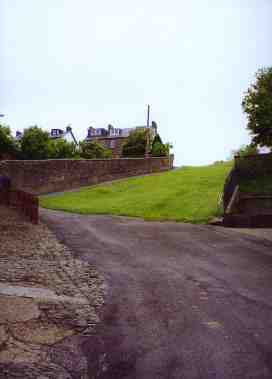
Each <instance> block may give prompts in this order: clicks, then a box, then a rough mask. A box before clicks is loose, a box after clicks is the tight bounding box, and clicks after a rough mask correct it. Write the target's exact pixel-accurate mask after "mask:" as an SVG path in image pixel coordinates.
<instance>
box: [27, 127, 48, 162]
mask: <svg viewBox="0 0 272 379" xmlns="http://www.w3.org/2000/svg"><path fill="white" fill-rule="evenodd" d="M21 150H22V155H23V158H24V159H48V158H50V137H49V133H48V132H45V131H43V130H42V129H41V128H38V126H31V127H30V128H28V129H25V130H24V134H23V137H22V139H21Z"/></svg>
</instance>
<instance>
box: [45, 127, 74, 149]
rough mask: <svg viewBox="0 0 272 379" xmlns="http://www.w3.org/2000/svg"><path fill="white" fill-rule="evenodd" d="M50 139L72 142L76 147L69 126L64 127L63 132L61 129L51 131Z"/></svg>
mask: <svg viewBox="0 0 272 379" xmlns="http://www.w3.org/2000/svg"><path fill="white" fill-rule="evenodd" d="M50 138H51V139H65V140H66V141H67V142H73V143H74V144H76V145H77V144H78V143H77V140H76V138H75V136H74V133H73V131H72V128H71V126H70V125H68V126H67V127H66V130H65V131H64V130H63V129H51V132H50Z"/></svg>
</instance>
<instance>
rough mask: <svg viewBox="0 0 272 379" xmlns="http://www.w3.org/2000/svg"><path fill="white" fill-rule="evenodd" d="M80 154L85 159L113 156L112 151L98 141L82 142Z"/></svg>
mask: <svg viewBox="0 0 272 379" xmlns="http://www.w3.org/2000/svg"><path fill="white" fill-rule="evenodd" d="M79 154H80V157H81V158H84V159H106V158H111V157H112V152H111V150H110V149H107V148H106V147H105V146H103V145H101V144H100V143H98V142H96V141H92V142H87V141H84V142H81V143H80V148H79Z"/></svg>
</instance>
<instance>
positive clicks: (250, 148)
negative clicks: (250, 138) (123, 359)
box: [232, 144, 259, 158]
mask: <svg viewBox="0 0 272 379" xmlns="http://www.w3.org/2000/svg"><path fill="white" fill-rule="evenodd" d="M258 153H259V150H258V147H257V146H255V145H253V144H250V145H243V146H241V147H240V148H239V149H238V150H234V151H233V152H232V157H235V156H236V155H239V156H240V157H241V158H245V157H247V156H249V155H256V154H258Z"/></svg>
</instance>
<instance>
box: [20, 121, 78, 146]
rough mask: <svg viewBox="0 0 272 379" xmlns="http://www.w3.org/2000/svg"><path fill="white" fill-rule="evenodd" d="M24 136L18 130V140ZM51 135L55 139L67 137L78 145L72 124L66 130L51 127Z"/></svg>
mask: <svg viewBox="0 0 272 379" xmlns="http://www.w3.org/2000/svg"><path fill="white" fill-rule="evenodd" d="M22 137H23V133H22V132H20V131H18V130H17V131H16V135H15V139H16V141H21V139H22ZM49 137H50V138H51V139H54V140H55V139H65V140H66V141H67V142H73V143H75V144H76V145H78V143H77V140H76V138H75V136H74V133H73V131H72V128H71V126H70V125H68V126H67V127H66V130H65V131H64V130H63V129H51V131H50V133H49Z"/></svg>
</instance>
